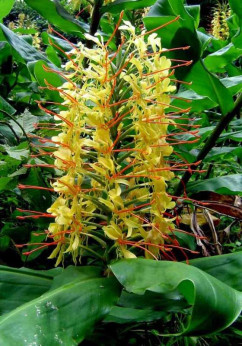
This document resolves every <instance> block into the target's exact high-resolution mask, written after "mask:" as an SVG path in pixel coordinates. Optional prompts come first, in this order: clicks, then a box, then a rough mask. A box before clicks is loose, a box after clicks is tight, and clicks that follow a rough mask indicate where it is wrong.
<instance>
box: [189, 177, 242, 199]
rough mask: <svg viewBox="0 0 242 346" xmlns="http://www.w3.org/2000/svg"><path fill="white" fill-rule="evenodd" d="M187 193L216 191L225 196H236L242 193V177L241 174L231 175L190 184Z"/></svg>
mask: <svg viewBox="0 0 242 346" xmlns="http://www.w3.org/2000/svg"><path fill="white" fill-rule="evenodd" d="M187 191H188V192H192V193H197V192H199V191H214V192H217V193H221V194H225V195H226V194H227V195H236V194H238V193H241V191H242V176H241V174H231V175H227V176H222V177H216V178H212V179H206V180H201V181H199V180H197V181H196V182H192V183H188V185H187Z"/></svg>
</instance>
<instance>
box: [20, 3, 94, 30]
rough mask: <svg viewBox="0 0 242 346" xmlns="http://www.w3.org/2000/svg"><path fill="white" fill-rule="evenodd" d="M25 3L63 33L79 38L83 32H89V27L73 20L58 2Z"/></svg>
mask: <svg viewBox="0 0 242 346" xmlns="http://www.w3.org/2000/svg"><path fill="white" fill-rule="evenodd" d="M25 2H26V4H27V5H29V6H30V7H32V8H33V9H34V10H35V11H37V12H39V14H40V15H41V16H43V17H44V18H45V19H47V20H48V21H49V22H50V23H51V24H53V25H55V26H56V27H57V28H58V29H60V30H61V31H64V32H66V33H68V34H73V35H76V36H78V37H83V32H88V29H89V28H88V25H87V24H85V23H82V22H80V21H78V20H77V19H75V18H73V17H72V16H71V15H70V14H69V13H68V12H67V11H66V10H65V9H64V8H63V7H62V6H61V5H60V3H59V1H57V0H54V1H51V0H41V1H35V0H25Z"/></svg>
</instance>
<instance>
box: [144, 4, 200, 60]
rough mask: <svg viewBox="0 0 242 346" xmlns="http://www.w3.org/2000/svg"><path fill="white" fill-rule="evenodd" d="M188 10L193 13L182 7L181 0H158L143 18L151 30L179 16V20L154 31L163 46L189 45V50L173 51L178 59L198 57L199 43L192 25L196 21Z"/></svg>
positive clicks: (191, 10)
mask: <svg viewBox="0 0 242 346" xmlns="http://www.w3.org/2000/svg"><path fill="white" fill-rule="evenodd" d="M196 11H197V9H196ZM189 12H190V13H192V14H193V15H194V10H193V9H189V6H186V7H184V4H183V1H181V0H179V1H174V0H158V1H156V3H155V4H154V6H152V7H151V9H150V11H149V13H148V15H147V16H146V17H145V18H144V23H145V26H146V28H147V29H148V30H152V29H155V28H157V27H159V26H160V25H163V24H166V23H168V22H169V21H170V20H174V19H175V18H176V17H177V16H180V19H179V20H177V21H176V22H173V23H171V24H169V25H167V26H165V27H163V28H162V29H160V30H157V31H156V32H157V34H158V36H160V37H161V39H162V45H163V47H165V48H174V47H182V46H190V49H189V51H181V50H180V51H178V53H177V52H175V53H174V56H176V57H177V56H179V59H187V60H191V59H193V60H194V61H197V60H198V59H199V57H200V52H201V45H200V42H199V39H198V36H197V32H196V30H195V26H194V24H195V23H196V22H195V21H194V18H193V16H192V15H191V14H190V13H189Z"/></svg>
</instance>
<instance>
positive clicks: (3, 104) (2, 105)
mask: <svg viewBox="0 0 242 346" xmlns="http://www.w3.org/2000/svg"><path fill="white" fill-rule="evenodd" d="M1 109H2V110H3V111H5V112H7V113H8V114H10V115H13V114H14V113H15V112H16V109H14V108H13V107H12V106H11V105H10V104H9V103H8V102H7V101H6V100H4V98H2V97H1V96H0V113H1ZM4 117H6V118H7V116H6V115H4Z"/></svg>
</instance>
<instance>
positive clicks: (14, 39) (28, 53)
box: [0, 24, 52, 65]
mask: <svg viewBox="0 0 242 346" xmlns="http://www.w3.org/2000/svg"><path fill="white" fill-rule="evenodd" d="M0 27H1V29H2V30H3V33H4V35H5V37H6V40H7V41H8V42H9V44H10V45H11V46H12V47H13V48H14V49H15V50H16V51H17V52H18V54H19V55H20V56H21V57H22V58H23V59H24V60H25V61H26V62H31V61H35V60H44V61H45V62H47V63H48V64H49V65H52V63H51V62H50V61H49V60H48V59H47V58H46V57H45V56H44V55H43V54H41V53H40V52H39V51H38V50H37V49H35V48H34V47H32V46H31V45H30V44H28V43H27V42H26V41H25V40H24V39H23V38H21V37H20V36H18V35H16V34H14V33H13V32H12V31H11V30H9V29H8V28H7V27H6V26H4V25H3V24H0Z"/></svg>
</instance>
